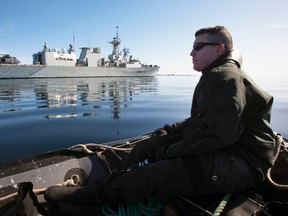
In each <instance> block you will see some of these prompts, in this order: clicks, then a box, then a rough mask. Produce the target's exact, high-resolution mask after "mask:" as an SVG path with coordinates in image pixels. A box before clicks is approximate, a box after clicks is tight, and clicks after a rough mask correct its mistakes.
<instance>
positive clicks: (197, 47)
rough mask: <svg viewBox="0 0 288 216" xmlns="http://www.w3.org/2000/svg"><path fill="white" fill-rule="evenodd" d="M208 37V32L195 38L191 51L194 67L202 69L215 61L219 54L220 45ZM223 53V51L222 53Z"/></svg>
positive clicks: (198, 69) (197, 69)
mask: <svg viewBox="0 0 288 216" xmlns="http://www.w3.org/2000/svg"><path fill="white" fill-rule="evenodd" d="M220 45H221V44H219V43H215V42H214V41H212V40H211V37H210V38H209V37H208V34H202V35H198V36H197V37H196V38H195V41H194V44H193V49H192V51H191V53H190V56H192V62H193V69H194V70H196V71H202V70H204V69H205V68H207V67H208V66H209V65H210V64H211V63H212V62H214V61H215V60H216V59H217V58H218V57H219V56H220V53H219V46H220ZM221 54H222V53H221Z"/></svg>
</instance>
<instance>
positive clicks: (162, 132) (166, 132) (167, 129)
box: [152, 124, 173, 136]
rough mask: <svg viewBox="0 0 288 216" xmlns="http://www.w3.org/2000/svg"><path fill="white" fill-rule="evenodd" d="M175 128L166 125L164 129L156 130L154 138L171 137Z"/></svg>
mask: <svg viewBox="0 0 288 216" xmlns="http://www.w3.org/2000/svg"><path fill="white" fill-rule="evenodd" d="M172 129H173V126H171V125H169V124H165V125H164V127H163V128H158V129H156V130H155V131H154V132H153V133H152V136H165V135H169V133H170V132H171V131H172Z"/></svg>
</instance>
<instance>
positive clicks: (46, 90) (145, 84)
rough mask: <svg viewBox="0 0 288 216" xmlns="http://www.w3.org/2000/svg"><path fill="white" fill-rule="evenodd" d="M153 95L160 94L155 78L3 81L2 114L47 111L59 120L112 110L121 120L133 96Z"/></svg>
mask: <svg viewBox="0 0 288 216" xmlns="http://www.w3.org/2000/svg"><path fill="white" fill-rule="evenodd" d="M153 92H157V78H154V77H145V78H144V77H141V78H137V77H131V78H80V79H79V78H77V79H76V78H69V79H67V78H65V79H59V78H58V79H28V80H24V79H23V80H22V79H19V80H0V102H1V101H2V102H1V103H2V106H1V107H0V112H16V111H21V110H25V109H33V108H37V109H43V108H45V109H47V112H48V114H47V115H45V118H47V119H59V118H76V117H87V116H89V117H91V116H96V115H98V114H100V112H101V110H106V111H107V110H109V112H110V113H111V114H112V116H111V118H113V119H119V118H120V112H121V109H123V108H125V107H126V108H127V107H131V106H133V105H132V103H129V101H130V102H131V101H133V97H134V96H137V95H140V94H142V93H143V94H146V93H153ZM27 101H30V102H29V103H28V104H27ZM21 104H22V105H21ZM3 105H4V106H3ZM34 106H35V107H34ZM61 107H62V109H61ZM83 107H86V108H85V109H83ZM69 108H70V109H69Z"/></svg>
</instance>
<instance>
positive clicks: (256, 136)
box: [45, 26, 274, 204]
mask: <svg viewBox="0 0 288 216" xmlns="http://www.w3.org/2000/svg"><path fill="white" fill-rule="evenodd" d="M195 37H196V39H195V41H194V44H193V50H192V52H191V54H190V55H191V56H192V60H193V65H194V70H196V71H199V72H202V76H201V78H200V80H199V83H198V84H197V86H196V88H195V92H194V96H193V102H192V108H191V116H190V117H189V118H188V119H186V120H185V121H184V122H182V123H180V125H178V126H175V127H167V126H166V127H165V129H166V130H165V133H166V134H165V135H163V136H152V137H151V138H150V139H147V140H144V141H142V143H139V144H137V145H136V147H135V148H134V149H133V150H132V151H131V153H130V154H129V155H128V157H127V159H126V161H124V163H123V165H122V166H121V168H123V169H125V168H127V167H130V166H132V165H133V164H136V163H138V162H141V161H144V160H146V159H148V161H149V163H148V164H147V165H146V166H144V167H143V168H139V169H132V170H131V171H129V172H125V173H123V174H120V175H115V176H113V177H111V179H109V180H107V181H104V182H100V183H97V184H94V185H89V186H85V187H81V188H79V187H70V188H65V187H58V186H53V187H50V188H48V189H47V191H46V195H45V197H46V199H47V200H48V201H49V202H52V203H58V202H70V203H82V204H87V203H98V204H108V203H117V202H123V201H126V202H135V201H141V200H143V199H145V198H149V197H157V198H169V197H175V196H178V195H189V196H197V195H206V194H211V193H227V192H239V191H245V190H248V189H251V188H253V187H255V186H257V185H259V184H260V183H261V182H263V181H264V179H265V173H266V171H267V169H268V168H270V167H271V165H272V161H273V151H274V134H273V131H272V129H271V127H270V124H269V121H270V111H271V107H272V102H273V98H272V97H271V96H270V95H268V94H267V93H265V92H264V91H262V90H261V89H259V88H258V87H257V86H256V85H255V84H254V83H253V82H252V80H251V79H250V78H249V77H248V76H247V75H246V74H245V73H244V72H243V71H242V70H241V62H242V59H241V56H239V55H237V52H236V51H235V50H234V49H233V42H232V38H231V35H230V34H229V32H228V31H227V29H226V28H224V27H222V26H216V27H209V28H203V29H200V30H198V31H197V32H196V33H195Z"/></svg>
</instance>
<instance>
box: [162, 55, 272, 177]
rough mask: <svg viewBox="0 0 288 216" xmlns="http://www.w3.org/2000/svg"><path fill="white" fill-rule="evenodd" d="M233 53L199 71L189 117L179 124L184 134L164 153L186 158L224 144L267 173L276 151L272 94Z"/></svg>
mask: <svg viewBox="0 0 288 216" xmlns="http://www.w3.org/2000/svg"><path fill="white" fill-rule="evenodd" d="M234 52H235V51H233V50H232V51H231V52H230V53H227V54H225V55H223V56H222V57H221V58H220V59H218V60H217V61H216V62H214V63H213V64H212V65H211V66H209V67H208V68H206V69H205V70H204V71H202V76H201V78H200V80H199V82H198V84H197V86H196V88H195V92H194V95H193V102H192V108H191V117H190V118H188V119H186V120H185V121H184V122H183V123H182V124H181V125H180V126H179V127H180V128H181V130H182V132H183V133H184V139H183V140H182V141H180V142H177V143H175V144H173V145H171V146H170V147H169V148H168V149H167V154H168V156H169V157H185V156H190V155H193V154H201V153H207V152H212V151H216V150H220V149H224V148H226V149H230V150H232V151H235V152H237V153H239V154H240V155H243V157H244V158H246V159H247V160H248V161H249V162H250V163H251V164H252V165H253V166H254V167H255V168H257V169H258V168H259V169H261V170H262V171H263V172H266V170H267V168H269V167H270V166H271V164H272V159H273V151H274V133H273V130H272V129H271V126H270V112H271V108H272V103H273V98H272V96H270V95H269V94H267V93H266V92H264V91H263V90H261V89H260V88H259V87H258V86H257V85H256V84H255V83H254V82H253V81H252V80H251V79H250V78H249V77H248V76H247V75H246V74H245V73H244V72H243V71H242V69H241V68H240V67H241V60H242V59H240V60H239V59H237V58H234V57H233V55H234Z"/></svg>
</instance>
